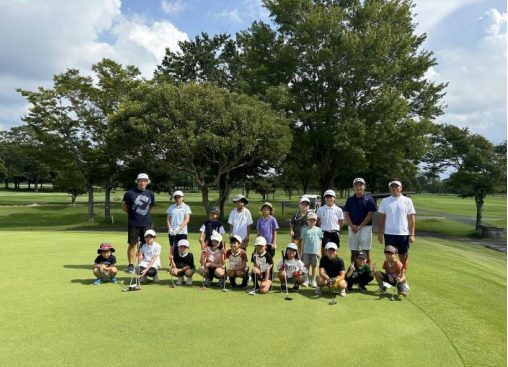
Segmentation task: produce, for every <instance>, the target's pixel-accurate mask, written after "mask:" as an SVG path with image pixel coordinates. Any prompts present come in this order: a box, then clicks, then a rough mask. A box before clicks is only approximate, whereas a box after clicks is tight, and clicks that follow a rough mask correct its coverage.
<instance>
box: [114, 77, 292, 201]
mask: <svg viewBox="0 0 508 367" xmlns="http://www.w3.org/2000/svg"><path fill="white" fill-rule="evenodd" d="M136 94H137V97H136V98H133V99H131V100H130V101H128V102H126V103H125V104H124V105H123V106H122V108H121V109H120V112H119V113H118V114H116V115H115V116H114V118H113V120H112V121H113V122H114V123H115V125H116V126H117V128H118V130H119V131H124V132H125V134H126V136H128V135H132V134H134V135H136V136H139V137H140V139H139V141H138V143H140V144H138V149H139V148H142V149H143V151H144V154H145V155H147V156H154V157H157V159H158V160H159V161H161V162H163V164H166V165H167V167H168V169H173V170H174V169H177V170H181V171H184V172H188V173H189V174H191V175H192V176H193V178H194V180H195V182H196V183H197V184H198V186H199V187H200V189H201V193H202V200H203V205H204V207H205V208H206V209H209V208H210V206H211V205H212V204H216V203H213V202H211V200H210V198H209V190H210V188H212V187H217V186H219V183H220V182H221V180H224V179H227V178H228V177H229V175H230V174H232V173H234V172H235V171H238V170H241V169H242V168H243V167H248V166H251V165H252V164H253V162H270V163H271V164H277V163H278V162H280V161H281V160H283V159H284V157H285V154H286V153H287V151H288V150H289V147H290V144H291V133H290V130H289V122H288V121H287V120H286V119H285V118H284V117H283V116H281V115H280V114H278V113H275V112H273V110H272V109H271V108H270V106H269V105H267V104H266V103H264V102H262V101H259V100H258V99H256V98H253V97H249V96H246V95H243V94H238V93H234V92H229V91H227V90H225V89H223V88H219V87H217V86H214V85H212V84H209V83H199V84H196V83H187V84H183V83H181V84H174V83H171V82H166V81H159V82H147V83H146V84H144V85H143V86H142V87H140V88H138V90H137V92H136ZM145 142H151V143H150V144H146V143H145ZM133 143H134V144H135V142H133ZM135 149H136V148H135ZM225 195H226V193H225V192H222V191H220V197H219V200H218V202H219V205H220V206H221V209H224V208H223V206H224V200H225Z"/></svg>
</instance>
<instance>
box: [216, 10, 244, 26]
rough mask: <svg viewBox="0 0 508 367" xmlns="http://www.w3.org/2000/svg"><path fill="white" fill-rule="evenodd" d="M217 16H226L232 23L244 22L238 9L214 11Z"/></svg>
mask: <svg viewBox="0 0 508 367" xmlns="http://www.w3.org/2000/svg"><path fill="white" fill-rule="evenodd" d="M212 14H213V15H214V16H215V17H217V18H225V19H227V20H228V21H229V22H231V23H242V21H243V19H242V17H241V16H240V12H239V11H238V9H236V8H235V9H229V10H227V9H224V10H221V11H220V12H215V13H212Z"/></svg>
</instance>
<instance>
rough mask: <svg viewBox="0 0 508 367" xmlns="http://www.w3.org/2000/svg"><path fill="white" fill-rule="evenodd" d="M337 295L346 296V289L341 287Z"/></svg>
mask: <svg viewBox="0 0 508 367" xmlns="http://www.w3.org/2000/svg"><path fill="white" fill-rule="evenodd" d="M339 296H341V297H346V290H345V289H341V290H340V293H339Z"/></svg>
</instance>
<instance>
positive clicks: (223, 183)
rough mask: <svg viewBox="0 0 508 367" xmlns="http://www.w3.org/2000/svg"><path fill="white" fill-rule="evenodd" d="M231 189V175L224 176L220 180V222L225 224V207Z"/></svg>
mask: <svg viewBox="0 0 508 367" xmlns="http://www.w3.org/2000/svg"><path fill="white" fill-rule="evenodd" d="M230 191H231V187H230V186H229V175H227V174H226V175H224V176H222V177H221V179H220V180H219V209H220V217H219V218H220V221H221V222H223V223H224V218H225V217H224V205H225V204H226V200H227V198H228V196H229V192H230Z"/></svg>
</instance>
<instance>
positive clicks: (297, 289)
mask: <svg viewBox="0 0 508 367" xmlns="http://www.w3.org/2000/svg"><path fill="white" fill-rule="evenodd" d="M293 290H294V291H295V292H298V291H299V290H300V285H299V284H298V283H296V284H295V285H294V286H293Z"/></svg>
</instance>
